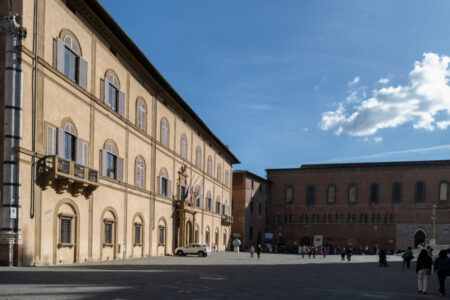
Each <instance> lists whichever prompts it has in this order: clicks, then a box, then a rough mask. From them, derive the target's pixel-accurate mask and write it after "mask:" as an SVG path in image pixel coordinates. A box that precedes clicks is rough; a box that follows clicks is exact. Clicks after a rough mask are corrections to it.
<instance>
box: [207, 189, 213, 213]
mask: <svg viewBox="0 0 450 300" xmlns="http://www.w3.org/2000/svg"><path fill="white" fill-rule="evenodd" d="M206 209H207V210H210V211H211V210H212V198H211V192H208V193H207V194H206Z"/></svg>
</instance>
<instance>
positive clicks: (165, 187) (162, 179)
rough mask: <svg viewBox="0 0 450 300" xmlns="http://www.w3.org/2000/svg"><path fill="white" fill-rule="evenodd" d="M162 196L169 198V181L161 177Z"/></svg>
mask: <svg viewBox="0 0 450 300" xmlns="http://www.w3.org/2000/svg"><path fill="white" fill-rule="evenodd" d="M161 195H163V196H167V179H166V178H164V177H161Z"/></svg>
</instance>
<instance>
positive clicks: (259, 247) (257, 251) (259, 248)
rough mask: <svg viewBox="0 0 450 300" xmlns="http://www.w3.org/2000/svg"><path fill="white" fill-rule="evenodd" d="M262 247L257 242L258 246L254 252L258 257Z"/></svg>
mask: <svg viewBox="0 0 450 300" xmlns="http://www.w3.org/2000/svg"><path fill="white" fill-rule="evenodd" d="M261 251H262V247H261V244H258V248H256V254H257V255H258V259H259V257H260V256H261Z"/></svg>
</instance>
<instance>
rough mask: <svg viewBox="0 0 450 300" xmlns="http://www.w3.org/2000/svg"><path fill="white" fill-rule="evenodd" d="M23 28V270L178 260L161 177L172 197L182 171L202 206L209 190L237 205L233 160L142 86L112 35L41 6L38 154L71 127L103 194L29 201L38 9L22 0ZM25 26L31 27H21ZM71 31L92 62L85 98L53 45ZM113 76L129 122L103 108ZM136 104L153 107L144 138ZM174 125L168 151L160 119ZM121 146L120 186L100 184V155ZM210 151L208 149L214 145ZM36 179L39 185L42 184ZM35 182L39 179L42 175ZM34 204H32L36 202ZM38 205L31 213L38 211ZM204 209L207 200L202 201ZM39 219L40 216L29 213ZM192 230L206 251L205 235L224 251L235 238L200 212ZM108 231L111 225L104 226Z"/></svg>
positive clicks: (214, 217) (42, 191)
mask: <svg viewBox="0 0 450 300" xmlns="http://www.w3.org/2000/svg"><path fill="white" fill-rule="evenodd" d="M23 3H24V16H25V15H26V16H25V18H24V25H25V27H27V29H28V30H29V31H28V32H29V35H28V37H27V38H26V39H25V40H24V47H23V52H22V56H23V70H24V110H23V113H24V121H23V132H24V133H23V137H24V139H23V147H22V149H19V152H20V153H19V157H20V167H21V170H22V191H21V192H22V200H23V201H22V215H21V216H22V218H21V226H22V237H23V252H24V254H23V257H24V263H25V264H26V265H33V264H36V265H51V264H67V263H69V264H70V263H73V262H75V261H76V262H84V261H97V260H108V259H109V260H111V259H125V258H131V257H146V256H152V255H153V256H155V255H166V254H172V251H173V249H174V240H173V237H174V233H175V228H174V220H173V211H174V207H173V199H170V198H168V197H164V196H161V195H159V194H158V193H157V189H158V188H157V184H156V180H157V178H158V176H159V174H160V172H161V170H162V169H163V168H164V169H165V170H166V171H167V172H168V175H169V180H171V181H172V194H173V195H174V196H175V197H177V196H178V186H177V182H178V172H179V171H180V169H181V167H183V166H186V167H187V169H186V174H187V175H188V179H187V182H186V185H189V184H190V183H191V184H193V183H194V182H196V184H195V185H199V186H200V185H201V183H202V182H204V183H203V191H204V192H203V196H204V197H203V198H206V194H207V192H208V191H209V192H210V193H211V195H212V197H213V201H214V202H215V201H216V198H217V197H220V199H221V202H222V203H225V204H227V205H231V161H229V160H227V159H226V158H225V156H223V155H221V154H219V153H221V152H224V149H220V147H217V146H214V145H215V144H214V142H213V141H212V137H210V136H208V135H202V134H200V133H199V129H198V128H199V125H198V124H190V123H189V122H187V121H185V120H186V119H188V118H189V116H188V115H183V114H186V113H185V112H183V111H182V110H180V108H175V107H174V106H173V104H172V103H174V102H173V101H172V100H171V101H169V100H170V99H168V98H167V97H168V96H167V95H165V94H163V93H161V95H159V94H156V93H155V90H158V88H160V87H157V86H156V87H150V85H153V84H154V83H150V82H145V81H143V80H142V78H141V77H140V76H139V75H138V73H139V72H138V71H137V70H136V69H135V68H133V67H131V63H129V62H127V61H126V60H125V59H124V58H123V57H122V56H121V55H120V54H117V55H114V54H113V53H112V52H111V51H110V50H109V48H110V45H109V44H108V41H107V39H108V38H107V36H103V35H101V34H99V33H98V32H96V31H93V30H92V29H91V28H92V27H91V25H89V24H86V23H84V21H82V20H81V19H80V18H79V17H78V16H77V15H75V14H74V13H73V12H72V11H71V10H69V9H68V8H67V7H66V6H65V4H64V3H63V2H62V1H59V0H47V1H45V2H44V1H42V2H41V1H40V3H41V4H40V5H41V6H40V8H39V12H40V13H39V24H40V25H39V32H38V36H39V45H40V48H39V49H40V52H39V53H38V55H39V63H38V69H39V75H38V97H37V99H36V102H37V103H38V112H37V124H36V125H37V127H36V130H37V137H36V145H37V146H36V149H37V156H38V159H42V158H43V157H44V156H45V155H46V153H47V151H48V149H47V146H46V145H47V126H48V125H50V126H53V127H55V128H63V126H64V124H65V123H67V122H69V123H71V124H72V125H73V126H74V128H75V131H76V136H77V137H78V138H81V139H82V140H83V141H85V142H86V143H87V144H88V149H89V151H88V167H90V168H93V169H96V170H98V171H99V174H98V175H99V179H98V184H99V187H98V188H97V189H96V190H95V191H94V192H92V194H91V195H90V196H88V197H85V195H82V194H81V195H75V194H73V193H69V192H68V191H67V189H65V190H63V191H62V192H57V189H56V188H55V187H54V186H52V185H51V184H47V185H35V191H36V197H35V198H34V199H32V198H31V191H32V188H33V186H32V184H31V178H30V174H31V172H32V171H33V169H32V166H31V163H30V162H31V155H32V152H31V149H32V142H33V141H32V135H31V131H32V126H33V124H32V99H33V98H32V78H33V74H32V66H33V55H32V45H33V43H32V42H33V41H32V38H33V35H32V34H31V33H32V28H33V26H32V24H33V23H32V20H33V11H34V7H33V5H34V3H33V1H24V2H23ZM25 20H26V21H25ZM63 31H64V32H70V33H71V34H72V35H73V36H74V37H75V38H76V40H77V42H78V43H79V46H80V52H81V53H80V54H81V57H83V58H84V59H85V60H87V62H88V86H87V90H84V89H83V88H81V87H80V86H79V85H78V84H76V83H73V82H71V81H70V80H69V79H68V78H66V77H65V76H64V75H63V74H61V73H59V72H58V71H57V70H56V65H55V49H54V40H55V39H57V38H59V37H60V35H61V32H63ZM109 71H113V72H114V73H115V74H116V75H117V78H118V80H119V89H120V90H121V91H123V92H124V93H125V95H126V109H125V111H126V113H125V116H121V115H119V114H118V113H117V112H115V111H113V110H111V109H110V108H109V107H107V106H106V105H105V103H104V101H103V99H101V89H100V82H101V79H103V78H104V77H105V74H106V73H107V72H109ZM137 99H142V100H143V101H144V103H145V105H146V108H147V118H146V127H145V130H144V131H141V130H140V129H138V128H137V126H136V123H137V117H136V110H137ZM162 118H166V119H167V120H168V123H169V146H168V147H165V146H162V145H161V143H160V141H161V137H160V134H161V128H160V125H161V119H162ZM182 134H184V135H185V136H186V138H187V157H186V159H183V158H182V157H181V155H180V142H181V136H182ZM109 142H112V143H113V144H114V145H116V147H117V151H118V153H117V155H118V156H119V157H121V158H123V159H124V181H123V182H119V181H118V180H115V179H111V178H108V177H103V176H101V168H102V166H101V161H100V151H101V150H102V149H105V146H106V144H107V143H109ZM210 145H212V146H210ZM197 146H200V147H201V151H202V168H200V169H199V168H197V167H196V166H195V158H196V156H195V149H196V147H197ZM209 155H210V156H211V157H212V159H213V172H212V176H208V175H207V174H206V169H207V157H208V156H209ZM138 157H140V158H142V159H143V160H144V162H145V186H144V188H138V187H136V159H137V158H138ZM218 164H220V165H221V167H222V175H221V177H222V179H221V182H218V181H217V165H218ZM225 170H228V172H229V175H230V177H229V182H230V184H229V186H225V185H224V182H225ZM39 176H40V177H39ZM39 176H38V179H39V180H40V179H43V178H44V177H43V175H42V174H39ZM32 201H34V202H32ZM32 203H34V210H33V208H32ZM203 203H204V204H206V201H205V200H203ZM32 211H33V212H34V215H33V214H32V213H31V212H32ZM195 211H196V222H195V226H194V227H195V228H198V230H199V239H200V242H202V243H205V242H206V228H209V232H210V242H209V244H210V245H211V244H212V243H215V232H216V231H217V232H219V243H218V245H217V246H216V249H217V250H219V251H223V250H225V248H226V246H227V245H226V243H224V242H223V239H224V236H223V235H224V234H226V240H227V241H228V236H229V234H230V227H227V226H223V225H221V216H220V215H219V214H216V213H214V211H215V210H213V211H212V212H209V211H205V207H195ZM61 218H69V219H70V220H72V221H71V222H72V223H71V224H72V228H71V241H72V242H71V243H69V244H62V243H61V242H60V237H61V233H60V230H61V222H62V221H61ZM106 223H108V224H109V223H111V224H113V225H112V228H113V232H112V243H106V242H105V226H106V225H105V224H106ZM135 224H138V225H140V226H142V227H141V228H142V229H141V230H142V239H141V242H140V243H138V244H137V243H135V228H134V226H135ZM163 224H164V226H165V228H166V238H165V242H164V243H162V244H160V243H159V227H160V226H161V225H163ZM108 226H109V225H108Z"/></svg>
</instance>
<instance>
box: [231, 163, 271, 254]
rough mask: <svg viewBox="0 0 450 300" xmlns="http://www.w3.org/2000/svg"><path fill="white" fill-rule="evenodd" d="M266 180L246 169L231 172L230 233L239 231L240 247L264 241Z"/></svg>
mask: <svg viewBox="0 0 450 300" xmlns="http://www.w3.org/2000/svg"><path fill="white" fill-rule="evenodd" d="M268 187H269V186H268V182H267V180H265V179H264V178H261V177H259V176H257V175H255V174H253V173H251V172H248V171H234V172H233V205H232V206H233V208H232V214H233V225H232V227H231V231H232V233H239V234H240V235H241V238H242V240H241V241H242V246H241V247H242V248H243V249H248V248H249V247H251V246H252V245H253V246H254V247H255V248H256V246H257V245H258V244H262V243H264V241H265V238H264V236H265V232H266V212H267V208H268V207H267V205H268V196H269V194H268V192H269V189H268Z"/></svg>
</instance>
